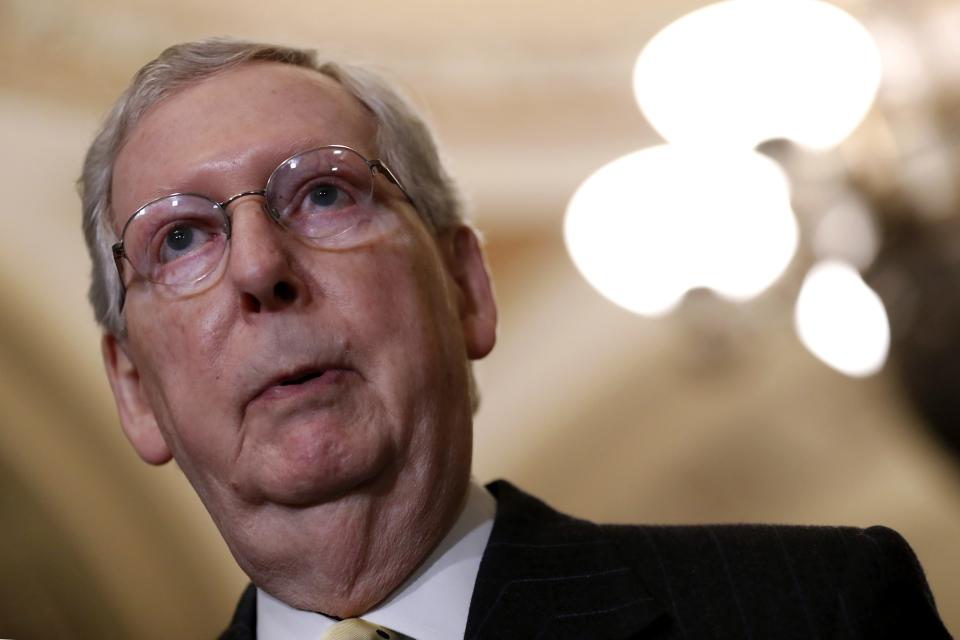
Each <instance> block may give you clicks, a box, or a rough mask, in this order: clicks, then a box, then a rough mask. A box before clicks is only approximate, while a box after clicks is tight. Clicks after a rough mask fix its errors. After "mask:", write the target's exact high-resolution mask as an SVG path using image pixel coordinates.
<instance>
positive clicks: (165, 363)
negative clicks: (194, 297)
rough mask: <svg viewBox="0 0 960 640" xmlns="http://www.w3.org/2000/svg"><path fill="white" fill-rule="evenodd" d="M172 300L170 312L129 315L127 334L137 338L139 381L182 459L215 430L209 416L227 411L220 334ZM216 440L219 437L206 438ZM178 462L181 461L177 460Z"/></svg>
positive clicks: (203, 320) (213, 417)
mask: <svg viewBox="0 0 960 640" xmlns="http://www.w3.org/2000/svg"><path fill="white" fill-rule="evenodd" d="M183 307H184V305H181V304H174V305H172V306H171V307H169V311H171V312H170V313H168V312H166V311H167V310H166V309H165V310H164V311H163V312H160V313H157V314H155V315H154V316H153V317H150V318H143V317H136V316H135V315H134V314H131V315H129V316H128V329H129V335H130V339H131V340H134V341H135V343H136V355H137V359H138V366H139V369H140V373H141V384H142V386H143V391H144V393H145V394H146V395H147V397H148V399H149V401H150V405H151V407H152V408H153V410H154V412H155V414H156V416H157V419H158V421H159V423H160V428H161V429H162V430H163V432H164V434H165V436H166V438H167V441H168V443H169V444H170V445H171V447H172V448H173V449H174V451H175V455H176V454H180V455H178V456H177V457H178V460H180V459H182V456H183V454H184V453H185V452H193V451H194V450H196V449H197V447H198V446H202V445H203V442H197V440H198V439H199V438H200V436H203V437H204V438H205V439H209V436H210V435H211V434H212V433H214V432H215V430H214V429H212V428H210V427H211V426H212V425H210V422H211V421H212V420H213V419H222V418H223V417H226V416H229V406H228V405H227V404H226V403H225V402H222V400H223V398H222V390H223V389H224V388H226V387H227V385H225V384H224V381H223V379H222V378H223V376H224V368H223V367H222V366H221V361H222V357H221V353H222V348H221V345H222V336H221V335H220V334H219V332H218V331H217V330H215V329H214V327H215V326H216V325H215V323H214V322H212V321H210V320H209V319H208V318H206V317H205V316H198V315H197V314H196V313H188V312H187V311H188V310H187V309H184V308H183ZM207 444H208V445H209V446H219V444H218V443H212V442H208V443H207ZM181 464H182V463H181Z"/></svg>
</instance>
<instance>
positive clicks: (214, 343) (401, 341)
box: [104, 64, 495, 605]
mask: <svg viewBox="0 0 960 640" xmlns="http://www.w3.org/2000/svg"><path fill="white" fill-rule="evenodd" d="M375 134H376V129H375V124H374V122H373V120H372V118H371V116H370V114H369V113H368V112H367V111H366V110H365V109H364V108H363V107H362V106H361V105H360V104H359V103H358V102H357V101H356V100H355V99H354V98H352V97H351V96H349V95H348V94H347V93H346V92H345V91H344V90H343V89H342V88H341V87H340V86H339V85H338V84H336V83H335V82H334V81H332V80H330V79H329V78H326V77H324V76H322V75H320V74H317V73H314V72H312V71H309V70H305V69H300V68H296V67H291V66H286V65H279V64H250V65H244V66H241V67H239V68H237V69H234V70H231V71H228V72H224V73H221V74H218V75H215V76H213V77H212V78H209V79H206V80H204V81H202V82H200V83H197V84H195V85H192V86H189V87H187V88H185V89H183V90H181V91H179V92H178V93H176V94H174V95H173V96H172V97H170V98H169V99H167V100H166V101H164V102H162V103H160V104H159V105H156V106H155V107H153V108H152V109H151V110H150V111H148V113H147V114H146V115H145V116H144V118H143V119H142V120H141V121H140V123H139V124H138V125H137V127H136V128H135V129H134V131H133V132H132V133H131V135H130V137H129V139H128V141H127V143H126V144H125V146H124V147H123V149H122V150H121V152H120V154H119V156H118V158H117V161H116V163H115V166H114V179H113V191H112V195H113V215H114V220H113V222H114V226H115V228H116V229H118V230H119V229H120V228H122V225H123V223H124V222H125V221H126V219H127V217H128V216H129V215H130V214H131V213H132V212H133V211H134V210H136V209H137V208H138V207H139V206H141V205H142V204H143V203H145V202H148V201H150V200H152V199H154V198H156V197H158V196H162V195H166V194H169V193H173V192H190V193H199V194H204V195H206V196H208V197H210V198H211V199H214V200H218V201H220V200H224V199H226V198H227V197H229V196H231V195H233V194H236V193H239V192H242V191H249V190H253V189H260V188H262V187H263V186H264V184H265V182H266V180H267V178H268V176H269V175H270V173H271V171H272V170H273V169H274V167H276V166H277V164H279V163H280V162H281V161H282V160H284V159H285V158H286V157H287V156H289V155H290V154H292V153H295V152H298V151H302V150H306V149H310V148H314V147H318V146H322V145H327V144H342V145H347V146H350V147H353V148H354V149H357V150H358V151H360V153H362V154H363V155H364V156H365V157H367V158H375V157H377V156H378V149H377V148H376V146H375V143H374V139H375ZM374 193H375V205H376V206H377V207H378V209H379V210H381V211H382V214H383V215H385V216H393V217H394V218H395V221H396V224H394V225H392V229H393V230H392V231H391V232H390V233H388V234H386V235H385V236H383V237H381V238H379V239H378V240H377V241H375V242H373V243H369V244H367V245H365V246H361V247H358V248H355V249H349V250H335V251H334V250H323V249H318V248H316V247H312V246H310V245H309V244H308V243H307V242H304V241H303V240H301V239H299V238H297V237H295V236H294V235H293V234H292V233H290V232H288V231H286V230H285V229H283V228H281V227H280V226H278V225H277V224H275V223H274V222H272V221H271V220H270V218H269V217H268V216H267V214H266V213H265V211H264V210H263V203H262V199H261V198H259V197H246V198H242V199H240V200H238V201H236V202H235V203H233V204H231V205H230V206H229V208H228V211H229V213H230V215H231V219H232V226H233V232H232V238H231V241H230V243H231V246H230V250H229V254H228V257H227V262H226V264H225V267H224V268H223V269H222V271H221V272H218V273H217V274H216V275H215V276H212V278H213V281H212V282H211V283H210V285H209V286H208V287H206V288H205V289H203V290H202V291H201V292H199V293H196V294H193V295H190V296H186V297H178V296H176V295H173V294H172V293H171V292H170V291H169V290H164V289H163V288H162V287H160V286H159V285H154V284H151V283H149V282H147V281H145V280H143V279H142V278H140V277H139V276H137V275H136V274H135V273H134V272H133V271H132V270H131V269H129V268H128V269H127V270H126V273H125V274H124V281H125V282H126V283H127V298H126V304H125V309H124V314H125V319H126V323H127V327H128V334H127V338H126V339H124V340H123V341H122V342H117V341H115V340H114V339H112V338H109V337H108V338H106V339H105V341H104V355H105V359H106V361H107V365H108V373H109V374H110V378H111V384H112V386H113V389H114V393H115V395H116V397H117V402H118V407H119V410H120V415H121V421H122V422H123V425H124V428H125V431H126V432H127V435H128V436H129V437H130V439H131V441H132V442H133V444H134V446H135V447H136V448H137V450H138V451H139V452H140V454H141V456H143V457H144V458H145V459H146V460H148V461H150V462H154V463H161V462H164V461H166V460H167V459H168V458H169V456H170V455H171V454H172V456H173V457H174V458H175V459H176V461H177V463H178V464H179V465H180V467H181V468H182V469H183V471H184V473H185V474H186V475H187V477H188V478H189V479H190V481H191V483H192V484H193V486H194V488H195V489H196V490H197V492H198V494H199V495H200V497H201V498H202V500H203V502H204V503H205V505H206V507H207V509H208V510H209V511H210V513H211V515H212V516H213V518H214V520H215V521H216V523H217V525H218V527H219V528H220V530H221V532H222V533H223V535H224V538H225V539H226V541H227V543H228V544H229V546H230V547H231V549H232V551H233V552H234V555H235V556H236V557H237V559H238V561H239V562H240V564H241V565H242V566H243V568H244V569H245V570H246V571H247V572H248V573H250V574H251V575H252V576H253V577H254V578H255V580H257V582H258V584H260V585H261V586H263V587H266V588H268V589H270V590H272V591H274V592H275V594H278V595H280V596H288V597H286V598H285V599H287V600H288V601H291V602H293V601H295V600H296V599H297V597H290V596H289V594H287V593H286V591H287V590H288V589H289V590H293V587H288V585H287V584H286V581H287V580H289V579H290V577H291V576H296V575H297V574H298V572H300V571H301V568H299V567H297V566H294V564H303V565H306V564H309V562H305V561H304V560H303V557H304V556H303V555H302V554H304V553H306V551H307V550H310V552H311V553H314V554H316V553H317V545H318V544H319V545H321V547H322V549H323V551H322V552H321V554H320V555H323V553H326V554H327V555H329V556H330V557H329V558H326V559H324V558H321V560H323V562H325V563H326V564H323V566H321V567H320V568H319V571H318V568H317V567H303V569H302V571H303V572H304V577H303V579H309V580H313V581H314V582H317V581H319V582H320V583H322V584H320V583H318V584H317V585H315V586H317V587H318V588H321V589H322V588H324V585H325V584H326V583H323V581H324V580H327V581H328V582H330V584H336V583H337V581H338V580H339V581H343V579H344V576H343V575H340V574H342V573H344V572H347V571H354V572H356V571H358V570H360V569H359V568H370V569H371V570H375V569H378V568H379V570H380V571H381V572H388V571H387V569H385V568H384V567H383V566H381V565H390V566H392V565H395V564H397V562H398V561H397V560H396V559H395V558H394V559H393V560H384V559H381V558H380V557H379V554H380V553H381V551H382V550H381V549H379V547H381V546H392V547H394V549H392V551H391V553H394V554H396V553H399V554H400V556H401V557H404V554H407V555H409V556H410V558H411V561H412V559H413V556H416V555H418V554H419V555H420V558H422V556H423V554H425V553H426V552H428V551H429V547H430V546H432V545H433V544H435V543H436V541H437V539H438V536H439V535H442V533H443V530H444V529H445V527H447V526H448V525H449V524H450V522H451V520H452V517H455V515H456V511H457V508H458V507H459V502H460V499H461V498H462V496H463V494H464V489H465V484H466V480H467V478H468V474H469V467H470V451H471V429H470V423H471V420H470V403H469V397H468V391H467V389H468V369H467V359H468V358H476V357H482V356H483V355H485V354H486V353H487V352H488V351H489V350H490V349H491V348H492V346H493V340H494V326H495V311H494V308H493V302H492V298H491V297H490V292H489V284H488V282H487V279H486V272H485V271H484V267H483V262H482V257H481V256H480V254H479V250H478V249H477V246H476V240H475V238H474V237H473V235H472V234H471V233H470V232H469V231H468V230H466V229H462V228H461V229H458V230H454V231H450V232H446V233H442V234H440V236H439V237H436V238H435V237H434V236H433V235H432V234H431V233H430V232H429V231H428V230H427V228H426V227H425V225H424V224H423V223H422V221H421V220H420V219H419V218H418V217H417V215H416V212H415V211H414V210H413V209H412V206H411V205H410V204H409V203H408V202H407V200H406V199H405V198H404V196H403V193H402V192H401V191H400V190H399V189H398V188H396V186H394V185H392V184H390V183H389V182H388V181H387V180H386V179H385V178H384V177H382V176H379V177H377V178H376V179H375V188H374ZM411 538H412V539H418V540H421V542H420V543H419V544H420V545H421V546H423V545H424V544H425V543H424V542H422V540H427V541H430V544H429V546H428V548H426V549H419V548H407V547H410V546H411V545H414V544H415V543H411V542H406V540H407V539H411ZM404 545H406V547H405V546H404ZM417 561H419V559H417ZM338 563H339V564H338ZM340 564H344V565H345V566H342V567H341V566H340ZM348 564H349V565H352V568H350V567H347V566H346V565H348ZM358 567H359V568H358ZM395 570H396V571H398V572H402V571H401V570H400V569H395ZM408 570H409V569H405V570H404V571H408ZM307 571H312V572H313V573H314V574H317V573H319V574H320V575H319V576H316V575H314V576H310V575H307V573H306V572H307ZM324 572H326V573H328V574H330V575H327V576H324V575H323V574H324ZM402 577H403V576H400V579H402ZM301 591H302V587H301ZM299 597H303V596H299ZM302 604H304V605H309V604H310V603H308V602H303V603H302Z"/></svg>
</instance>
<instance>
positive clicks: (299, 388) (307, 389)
mask: <svg viewBox="0 0 960 640" xmlns="http://www.w3.org/2000/svg"><path fill="white" fill-rule="evenodd" d="M346 375H347V371H346V370H345V369H327V370H326V371H324V372H323V373H322V374H321V375H319V376H317V377H315V378H310V379H309V380H307V381H306V382H301V383H299V384H285V385H279V384H278V385H275V386H272V387H269V388H268V389H267V390H266V391H264V392H263V393H261V394H260V399H261V400H282V399H285V398H295V397H297V396H301V395H304V394H317V393H322V392H324V391H326V390H328V389H330V388H332V387H334V386H336V385H338V384H340V383H341V382H342V381H343V378H344V376H346Z"/></svg>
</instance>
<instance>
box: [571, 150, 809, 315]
mask: <svg viewBox="0 0 960 640" xmlns="http://www.w3.org/2000/svg"><path fill="white" fill-rule="evenodd" d="M564 237H565V240H566V244H567V250H568V251H569V252H570V256H571V258H572V259H573V262H574V264H575V265H576V266H577V268H578V269H579V270H580V273H581V274H582V275H583V276H584V278H586V280H587V282H589V283H590V284H591V285H592V286H593V287H594V288H595V289H597V290H598V291H599V292H600V293H601V294H603V295H604V296H605V297H607V298H609V299H610V300H611V301H613V302H614V303H616V304H618V305H620V306H622V307H624V308H626V309H628V310H630V311H633V312H635V313H639V314H642V315H659V314H663V313H666V312H668V311H670V310H671V309H672V308H673V307H675V306H676V305H677V304H678V303H679V302H680V300H681V299H682V298H683V296H684V294H685V293H686V292H687V291H688V290H690V289H692V288H697V287H706V288H709V289H712V290H713V291H715V292H717V293H718V294H720V295H722V296H725V297H728V298H731V299H734V300H746V299H749V298H751V297H754V296H756V295H757V294H759V293H760V292H762V291H763V290H764V289H766V288H767V287H768V286H770V285H771V284H772V283H773V282H774V281H775V280H776V279H777V278H778V277H779V276H780V274H781V273H783V271H784V270H785V269H786V267H787V265H788V264H789V263H790V260H791V259H792V257H793V254H794V252H795V251H796V247H797V237H798V231H797V223H796V219H795V217H794V215H793V210H792V209H791V207H790V188H789V183H788V181H787V178H786V176H785V175H784V173H783V171H782V170H781V169H780V167H779V166H778V165H777V164H776V163H775V162H774V161H772V160H770V159H769V158H768V157H766V156H764V155H761V154H759V153H756V152H754V151H748V150H744V151H729V150H727V151H724V152H722V153H721V152H720V151H718V150H706V149H702V148H691V147H687V146H684V145H661V146H657V147H651V148H648V149H643V150H640V151H636V152H634V153H631V154H628V155H626V156H623V157H621V158H618V159H617V160H614V161H613V162H610V163H609V164H607V165H605V166H603V167H601V168H600V169H599V170H597V171H596V172H595V173H593V174H592V175H590V176H589V177H588V178H587V179H586V180H585V181H584V182H583V184H581V185H580V187H579V188H578V189H577V191H576V193H575V194H574V195H573V198H571V200H570V204H569V205H568V207H567V213H566V219H565V222H564Z"/></svg>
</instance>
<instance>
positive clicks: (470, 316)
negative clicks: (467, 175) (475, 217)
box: [445, 226, 497, 360]
mask: <svg viewBox="0 0 960 640" xmlns="http://www.w3.org/2000/svg"><path fill="white" fill-rule="evenodd" d="M450 234H451V237H449V238H448V243H447V244H446V254H447V255H446V256H445V257H446V261H447V268H448V269H449V271H450V274H451V275H452V276H453V279H454V282H456V284H457V287H458V288H459V290H460V309H459V311H460V322H461V325H462V327H463V336H464V343H465V345H466V349H467V356H468V357H469V358H470V359H471V360H479V359H480V358H483V357H484V356H486V355H487V354H488V353H490V351H491V350H492V349H493V345H494V344H495V343H496V341H497V304H496V301H495V300H494V297H493V287H492V285H491V283H490V274H489V272H488V271H487V263H486V260H485V259H484V257H483V250H482V249H481V247H480V240H479V239H478V238H477V235H476V233H474V231H473V229H471V228H470V227H466V226H461V227H457V228H456V229H454V230H452V231H451V232H450Z"/></svg>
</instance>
